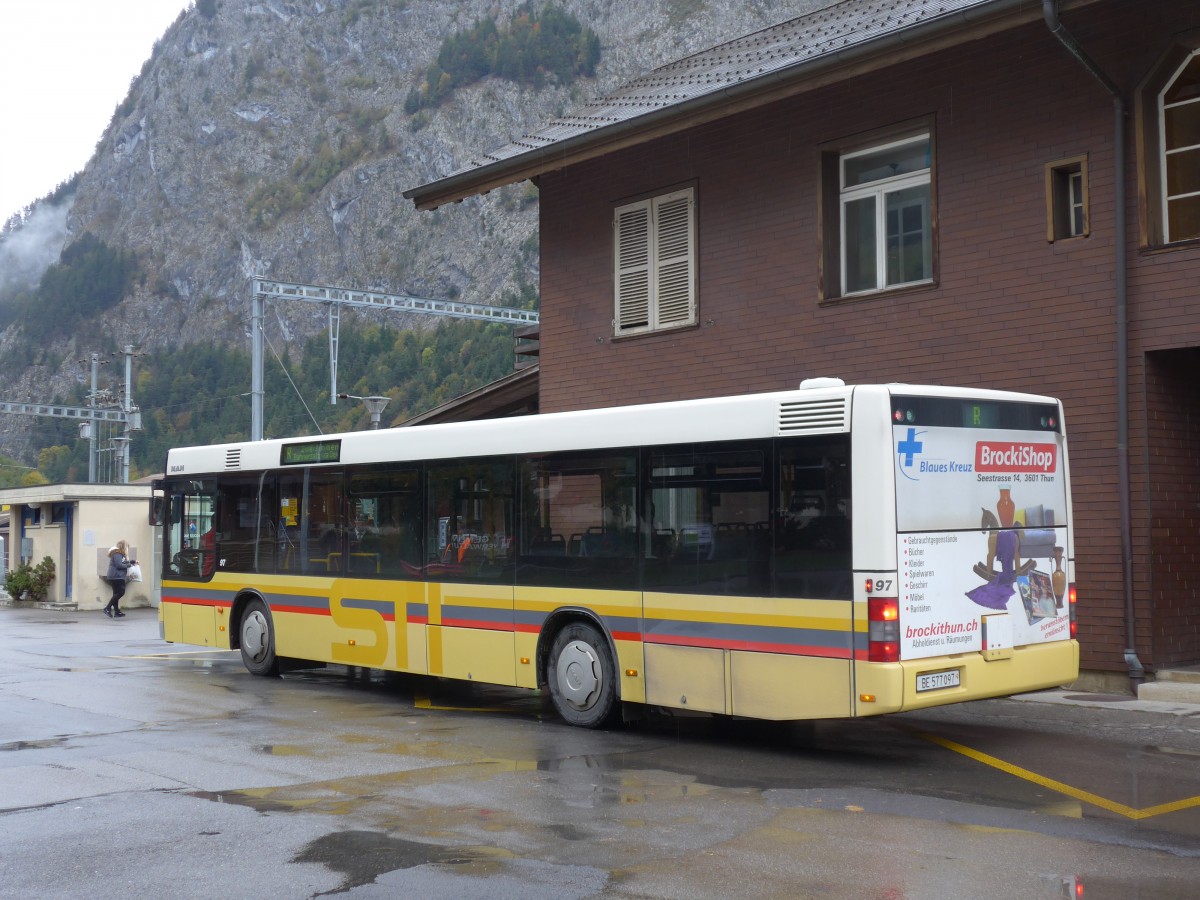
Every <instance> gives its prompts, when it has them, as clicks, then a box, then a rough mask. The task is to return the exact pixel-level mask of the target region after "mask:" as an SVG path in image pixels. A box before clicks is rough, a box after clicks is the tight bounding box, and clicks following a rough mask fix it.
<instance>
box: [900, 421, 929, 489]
mask: <svg viewBox="0 0 1200 900" xmlns="http://www.w3.org/2000/svg"><path fill="white" fill-rule="evenodd" d="M924 433H925V432H924V431H917V429H915V428H909V429H908V437H906V438H904V439H903V440H899V441H897V442H896V461H897V464H898V466H899V468H900V474H901V475H903V476H904V477H905V478H907V479H908V480H909V481H919V480H920V479H918V478H916V477H915V476H913V475H912V474H910V472H911V471H912V469H913V464H914V461H915V459H916V456H917V454H918V453H920V452H921V451H922V450H924V449H925V444H924V442H923V441H918V440H917V437H918V436H919V435H922V434H924Z"/></svg>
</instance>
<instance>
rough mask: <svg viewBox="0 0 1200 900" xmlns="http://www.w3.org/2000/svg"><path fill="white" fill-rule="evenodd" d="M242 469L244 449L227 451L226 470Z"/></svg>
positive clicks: (235, 448) (238, 448) (236, 448)
mask: <svg viewBox="0 0 1200 900" xmlns="http://www.w3.org/2000/svg"><path fill="white" fill-rule="evenodd" d="M241 467H242V448H241V447H234V448H233V449H231V450H226V451H225V468H226V469H240V468H241Z"/></svg>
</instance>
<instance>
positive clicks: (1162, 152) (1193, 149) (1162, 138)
mask: <svg viewBox="0 0 1200 900" xmlns="http://www.w3.org/2000/svg"><path fill="white" fill-rule="evenodd" d="M1198 59H1200V50H1197V51H1194V52H1192V53H1191V54H1189V55H1188V57H1187V59H1185V60H1184V61H1183V62H1182V63H1181V64H1180V65H1179V68H1177V69H1176V70H1175V72H1174V74H1172V75H1171V77H1170V78H1168V79H1167V81H1166V83H1165V84H1164V85H1163V88H1162V90H1161V91H1159V92H1158V147H1159V153H1158V162H1159V174H1160V178H1161V185H1162V233H1163V243H1165V244H1169V243H1171V242H1172V241H1174V240H1191V239H1193V238H1194V237H1195V235H1188V236H1187V237H1182V238H1173V237H1172V236H1171V216H1170V211H1171V201H1172V200H1183V199H1186V198H1190V197H1196V196H1200V191H1189V192H1188V193H1186V194H1171V193H1170V192H1169V188H1168V186H1167V157H1168V156H1171V155H1172V154H1175V153H1194V154H1196V156H1197V158H1198V159H1200V144H1198V145H1195V146H1185V147H1173V148H1168V147H1167V110H1168V109H1175V108H1177V107H1182V106H1191V105H1192V104H1200V97H1193V98H1192V99H1190V100H1183V101H1180V102H1178V103H1167V102H1166V96H1167V91H1169V90H1170V89H1171V87H1172V85H1174V84H1175V82H1176V81H1177V80H1178V78H1179V76H1180V75H1182V74H1183V73H1184V71H1186V70H1187V68H1188V67H1189V66H1191V65H1192V64H1193V63H1195V62H1196V61H1197V60H1198Z"/></svg>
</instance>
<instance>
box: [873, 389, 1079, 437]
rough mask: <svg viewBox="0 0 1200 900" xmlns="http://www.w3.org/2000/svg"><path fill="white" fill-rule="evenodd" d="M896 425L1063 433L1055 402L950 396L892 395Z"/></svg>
mask: <svg viewBox="0 0 1200 900" xmlns="http://www.w3.org/2000/svg"><path fill="white" fill-rule="evenodd" d="M892 423H893V424H894V425H927V426H933V425H936V426H940V427H942V428H994V429H1002V430H1014V431H1048V432H1053V433H1060V432H1061V431H1062V422H1060V421H1059V415H1058V407H1057V406H1056V405H1055V404H1053V403H1015V402H1011V401H1001V400H978V399H963V398H958V397H955V398H950V397H904V396H893V397H892Z"/></svg>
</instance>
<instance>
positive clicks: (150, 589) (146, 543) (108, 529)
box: [0, 483, 158, 609]
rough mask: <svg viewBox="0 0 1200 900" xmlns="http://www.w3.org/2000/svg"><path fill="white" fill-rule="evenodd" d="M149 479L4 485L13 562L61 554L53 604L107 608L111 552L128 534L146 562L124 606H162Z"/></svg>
mask: <svg viewBox="0 0 1200 900" xmlns="http://www.w3.org/2000/svg"><path fill="white" fill-rule="evenodd" d="M151 493H152V489H151V487H150V484H149V483H139V484H43V485H36V486H33V487H21V488H8V489H6V490H0V504H7V505H8V507H9V529H8V541H7V547H6V551H7V561H8V568H9V569H13V568H15V567H16V566H18V565H20V564H21V563H23V562H24V563H30V564H31V565H36V564H37V563H39V562H41V560H42V559H44V558H45V557H47V556H49V557H50V558H51V559H53V560H54V567H55V571H54V580H53V581H51V582H50V589H49V591H48V593H47V594H46V602H48V603H53V604H56V605H60V606H73V607H75V608H77V609H101V608H102V607H103V606H104V605H105V604H106V603H108V599H109V597H110V596H111V590H110V589H109V586H108V583H107V582H106V581H105V580H104V575H105V573H106V572H107V570H108V551H109V548H111V547H112V546H113V545H114V544H115V543H116V542H117V541H119V540H121V539H124V540H125V542H126V544H128V546H129V548H130V549H129V556H130V558H131V559H136V560H137V561H138V562H139V563H140V564H141V567H142V581H140V582H130V583H129V585H128V587H127V589H126V592H125V597H124V599H123V600H122V601H121V604H122V605H123V606H129V607H137V606H157V605H158V595H157V592H156V590H155V588H156V586H157V584H158V579H157V577H156V575H157V571H158V564H157V560H156V559H155V550H156V544H155V533H156V529H155V528H154V527H153V526H152V525H151V524H150V497H151Z"/></svg>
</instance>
